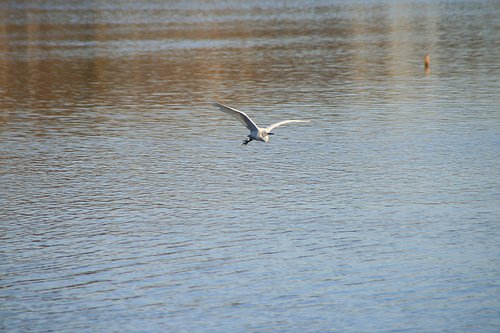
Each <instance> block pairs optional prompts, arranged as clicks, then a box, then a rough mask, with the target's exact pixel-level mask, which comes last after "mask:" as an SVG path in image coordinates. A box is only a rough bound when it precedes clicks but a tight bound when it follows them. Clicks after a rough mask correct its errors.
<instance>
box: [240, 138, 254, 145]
mask: <svg viewBox="0 0 500 333" xmlns="http://www.w3.org/2000/svg"><path fill="white" fill-rule="evenodd" d="M252 140H253V138H252V137H250V136H249V137H248V138H246V139H245V140H243V143H242V144H241V145H242V146H246V145H247V144H248V143H249V142H250V141H252Z"/></svg>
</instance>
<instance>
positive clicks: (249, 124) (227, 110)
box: [214, 102, 258, 132]
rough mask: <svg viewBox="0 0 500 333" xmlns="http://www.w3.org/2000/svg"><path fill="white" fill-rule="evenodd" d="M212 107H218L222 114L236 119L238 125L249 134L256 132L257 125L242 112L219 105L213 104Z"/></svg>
mask: <svg viewBox="0 0 500 333" xmlns="http://www.w3.org/2000/svg"><path fill="white" fill-rule="evenodd" d="M214 106H215V107H218V108H219V109H220V110H221V111H222V112H225V113H228V114H230V115H231V116H233V117H234V118H236V119H238V120H239V121H240V123H242V124H243V125H245V126H246V128H248V129H249V130H250V132H254V131H257V130H258V127H257V125H255V123H254V122H253V121H252V119H250V118H249V117H248V116H247V115H246V114H245V113H244V112H241V111H238V110H236V109H233V108H230V107H229V106H226V105H222V104H220V103H217V102H214Z"/></svg>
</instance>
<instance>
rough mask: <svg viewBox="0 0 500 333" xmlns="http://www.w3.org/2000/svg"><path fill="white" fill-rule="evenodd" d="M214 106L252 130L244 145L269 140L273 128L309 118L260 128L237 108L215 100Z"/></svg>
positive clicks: (303, 121)
mask: <svg viewBox="0 0 500 333" xmlns="http://www.w3.org/2000/svg"><path fill="white" fill-rule="evenodd" d="M214 106H215V107H218V108H219V109H220V110H221V111H222V112H225V113H228V114H230V115H231V116H233V117H235V118H236V119H238V120H239V121H240V122H241V123H242V124H243V125H245V126H246V128H248V129H249V130H250V135H248V139H245V141H243V145H244V146H246V145H247V144H248V143H249V142H250V141H252V140H257V141H262V142H267V140H268V139H269V135H273V134H274V133H271V131H272V130H273V128H275V127H278V126H280V125H283V124H286V123H307V122H308V121H309V120H283V121H280V122H278V123H275V124H272V125H270V126H268V127H266V128H260V127H258V126H257V125H255V123H254V122H253V121H252V119H250V118H249V117H248V116H247V115H246V114H245V113H243V112H241V111H238V110H236V109H233V108H230V107H229V106H225V105H222V104H220V103H217V102H214Z"/></svg>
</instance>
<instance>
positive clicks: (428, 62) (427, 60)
mask: <svg viewBox="0 0 500 333" xmlns="http://www.w3.org/2000/svg"><path fill="white" fill-rule="evenodd" d="M430 62H431V58H430V57H429V55H428V54H427V55H426V56H425V58H424V63H425V69H429V64H430Z"/></svg>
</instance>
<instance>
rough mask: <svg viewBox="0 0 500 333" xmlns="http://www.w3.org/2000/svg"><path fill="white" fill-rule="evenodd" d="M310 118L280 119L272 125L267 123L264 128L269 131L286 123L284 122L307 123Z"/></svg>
mask: <svg viewBox="0 0 500 333" xmlns="http://www.w3.org/2000/svg"><path fill="white" fill-rule="evenodd" d="M309 121H310V120H283V121H280V122H277V123H274V124H272V125H269V126H268V127H267V128H266V132H271V131H272V130H273V128H276V127H278V126H280V125H283V124H286V123H307V122H309Z"/></svg>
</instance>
